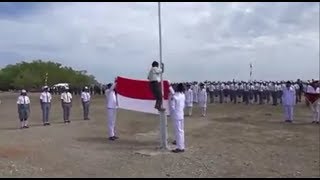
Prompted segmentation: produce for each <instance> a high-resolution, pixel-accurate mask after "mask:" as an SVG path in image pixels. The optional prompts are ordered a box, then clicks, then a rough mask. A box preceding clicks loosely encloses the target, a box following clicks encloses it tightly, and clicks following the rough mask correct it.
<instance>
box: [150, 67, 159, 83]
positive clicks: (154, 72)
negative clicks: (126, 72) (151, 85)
mask: <svg viewBox="0 0 320 180" xmlns="http://www.w3.org/2000/svg"><path fill="white" fill-rule="evenodd" d="M161 73H162V69H161V68H158V67H152V68H151V69H150V71H149V74H148V79H149V81H158V82H160V75H161Z"/></svg>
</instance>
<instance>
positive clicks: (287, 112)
mask: <svg viewBox="0 0 320 180" xmlns="http://www.w3.org/2000/svg"><path fill="white" fill-rule="evenodd" d="M283 108H284V117H285V119H286V120H290V121H293V106H287V105H286V106H283Z"/></svg>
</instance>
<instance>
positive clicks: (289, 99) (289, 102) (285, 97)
mask: <svg viewBox="0 0 320 180" xmlns="http://www.w3.org/2000/svg"><path fill="white" fill-rule="evenodd" d="M295 104H296V90H295V89H294V87H293V86H292V85H291V82H290V81H288V82H287V83H286V87H285V88H283V89H282V105H283V108H284V114H285V118H286V120H285V122H290V123H291V122H292V121H293V108H294V105H295Z"/></svg>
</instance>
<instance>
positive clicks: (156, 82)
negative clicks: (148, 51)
mask: <svg viewBox="0 0 320 180" xmlns="http://www.w3.org/2000/svg"><path fill="white" fill-rule="evenodd" d="M151 66H152V67H151V69H150V71H149V74H148V80H149V81H150V88H151V91H152V93H153V95H154V97H155V98H156V104H155V106H154V108H156V109H158V111H164V110H165V109H164V108H163V107H162V90H161V83H160V76H161V74H162V73H163V72H164V64H163V63H162V64H161V67H159V63H158V62H157V61H153V62H152V64H151Z"/></svg>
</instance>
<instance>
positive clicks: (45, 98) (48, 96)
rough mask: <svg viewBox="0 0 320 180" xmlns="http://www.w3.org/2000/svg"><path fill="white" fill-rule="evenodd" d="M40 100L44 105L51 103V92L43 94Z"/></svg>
mask: <svg viewBox="0 0 320 180" xmlns="http://www.w3.org/2000/svg"><path fill="white" fill-rule="evenodd" d="M40 99H41V101H42V102H43V103H50V102H51V99H52V96H51V94H50V93H49V92H42V93H41V95H40Z"/></svg>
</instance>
